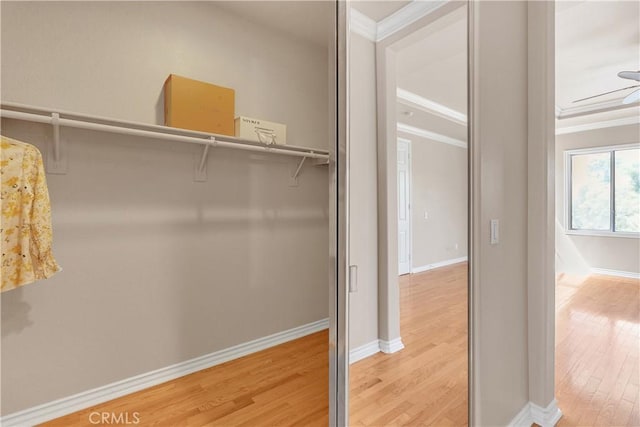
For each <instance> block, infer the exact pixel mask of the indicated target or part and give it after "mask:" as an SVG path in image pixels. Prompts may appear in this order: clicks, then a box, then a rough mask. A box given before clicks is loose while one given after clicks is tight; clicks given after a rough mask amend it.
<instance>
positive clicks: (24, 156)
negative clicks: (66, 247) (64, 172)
mask: <svg viewBox="0 0 640 427" xmlns="http://www.w3.org/2000/svg"><path fill="white" fill-rule="evenodd" d="M0 139H1V140H0V178H1V181H2V182H1V191H2V192H1V198H0V208H1V210H2V214H1V216H0V220H1V222H0V238H1V239H2V281H1V282H2V287H1V288H0V290H1V291H2V292H4V291H8V290H10V289H14V288H17V287H18V286H22V285H26V284H28V283H32V282H35V281H36V280H40V279H45V278H48V277H51V276H52V275H53V274H54V273H56V272H57V271H59V270H60V267H59V266H58V264H57V263H56V260H55V259H54V258H53V254H52V252H51V241H52V230H51V206H50V205H49V193H48V191H47V183H46V179H45V175H44V168H43V166H42V156H41V155H40V151H38V149H37V148H36V147H34V146H33V145H30V144H27V143H24V142H20V141H16V140H14V139H10V138H6V137H4V136H0Z"/></svg>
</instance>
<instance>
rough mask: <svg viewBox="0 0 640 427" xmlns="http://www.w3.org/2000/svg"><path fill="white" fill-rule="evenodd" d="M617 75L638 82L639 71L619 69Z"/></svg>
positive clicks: (639, 78)
mask: <svg viewBox="0 0 640 427" xmlns="http://www.w3.org/2000/svg"><path fill="white" fill-rule="evenodd" d="M618 77H622V78H623V79H629V80H637V81H639V82H640V71H620V72H619V73H618Z"/></svg>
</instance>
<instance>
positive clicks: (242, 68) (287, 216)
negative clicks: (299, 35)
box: [1, 2, 329, 414]
mask: <svg viewBox="0 0 640 427" xmlns="http://www.w3.org/2000/svg"><path fill="white" fill-rule="evenodd" d="M1 7H2V34H1V35H2V69H1V71H2V99H3V101H13V102H21V103H26V104H33V105H37V106H45V107H55V108H60V109H65V110H70V111H77V112H84V113H87V114H97V115H104V116H110V117H116V118H122V119H127V120H132V121H141V122H146V123H161V122H162V116H161V114H162V98H161V94H162V84H163V82H164V79H165V78H166V76H167V75H168V74H169V73H178V74H182V75H186V76H190V77H193V78H196V79H202V80H206V81H211V82H214V83H218V84H220V85H223V86H228V87H233V88H235V89H236V90H237V92H236V95H237V102H236V112H237V113H238V114H244V115H248V116H257V117H264V118H266V119H270V120H274V121H280V122H283V123H286V124H288V129H287V130H288V136H289V140H290V143H292V144H296V145H306V146H310V147H319V148H327V146H328V143H327V138H328V131H327V125H326V124H327V122H328V117H327V111H328V110H329V109H328V105H327V102H328V101H327V99H328V90H327V78H328V77H327V55H326V51H325V48H323V47H320V46H315V45H310V44H308V43H303V42H298V41H296V40H293V39H292V37H291V36H290V35H285V34H280V33H277V32H275V31H271V30H266V29H264V28H261V27H259V26H257V25H256V24H254V23H247V22H246V21H244V20H243V19H242V18H240V17H238V16H234V15H231V14H229V13H228V12H225V11H224V10H221V9H219V8H218V7H216V6H215V5H214V4H212V3H210V2H193V3H187V2H184V3H183V2H166V3H130V2H116V3H114V2H97V3H76V2H69V3H49V2H46V3H35V2H15V3H12V2H3V3H2V6H1ZM274 7H281V6H278V5H277V4H274ZM2 126H3V128H2V132H3V134H5V135H7V136H10V137H15V138H17V139H21V140H23V141H26V142H30V143H33V144H34V145H36V146H38V147H39V148H40V149H41V150H43V151H44V150H45V141H46V140H47V138H49V135H50V134H51V128H50V127H48V126H44V125H34V124H27V123H24V122H17V121H11V120H3V121H2ZM62 136H63V138H64V139H65V140H66V141H67V144H68V153H69V172H68V174H67V175H48V176H47V179H48V182H49V191H50V194H51V200H52V209H53V225H54V252H55V255H56V257H57V260H58V262H59V263H60V265H61V266H62V267H63V269H64V271H63V272H61V273H58V274H57V275H56V276H55V277H53V278H52V279H50V280H47V281H43V282H39V283H36V284H32V285H28V286H25V287H24V288H21V289H17V290H13V291H9V292H6V293H3V294H2V296H1V299H2V301H1V303H2V350H1V351H2V352H1V357H2V384H1V387H2V414H8V413H12V412H15V411H18V410H21V409H25V408H28V407H31V406H34V405H37V404H41V403H45V402H48V401H51V400H54V399H58V398H62V397H65V396H69V395H71V394H74V393H78V392H82V391H84V390H88V389H91V388H94V387H99V386H102V385H105V384H108V383H110V382H113V381H118V380H121V379H124V378H127V377H131V376H134V375H137V374H141V373H144V372H148V371H151V370H154V369H158V368H162V367H165V366H168V365H171V364H174V363H178V362H181V361H184V360H188V359H190V358H194V357H197V356H201V355H203V354H207V353H210V352H213V351H216V350H220V349H223V348H227V347H230V346H233V345H236V344H239V343H242V342H246V341H249V340H252V339H256V338H259V337H263V336H265V335H269V334H272V333H276V332H279V331H283V330H286V329H290V328H293V327H296V326H300V325H303V324H306V323H309V322H313V321H317V320H319V319H323V318H326V317H327V313H328V304H327V301H328V295H327V293H328V283H327V277H328V276H327V271H328V250H329V248H328V245H329V243H328V236H329V234H328V177H327V170H326V169H325V168H324V167H316V166H305V167H304V169H303V170H302V173H301V175H300V185H299V186H298V187H289V186H288V180H289V174H290V173H291V168H292V167H294V163H295V162H296V160H295V159H292V158H290V157H281V156H268V155H262V154H253V153H247V152H241V151H229V150H224V149H215V150H213V151H211V152H210V157H209V164H208V172H209V180H208V182H206V183H194V182H193V169H194V161H195V159H196V158H197V157H198V156H200V153H201V147H198V146H194V145H189V144H181V143H172V142H163V141H149V140H145V139H139V138H134V137H125V136H117V135H113V134H107V133H99V132H90V131H81V130H73V129H66V128H63V130H62Z"/></svg>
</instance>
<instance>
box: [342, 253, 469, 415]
mask: <svg viewBox="0 0 640 427" xmlns="http://www.w3.org/2000/svg"><path fill="white" fill-rule="evenodd" d="M400 331H401V335H402V341H403V343H404V345H405V348H404V349H403V350H401V351H400V352H398V353H395V354H384V353H378V354H376V355H374V356H372V357H369V358H367V359H364V360H361V361H359V362H356V363H354V364H353V365H351V370H350V377H351V378H350V386H351V394H350V413H349V415H350V424H351V425H352V426H400V425H403V426H427V425H432V426H442V427H445V426H465V425H467V263H460V264H456V265H452V266H448V267H443V268H438V269H436V270H431V271H427V272H424V273H419V274H412V275H406V276H401V277H400Z"/></svg>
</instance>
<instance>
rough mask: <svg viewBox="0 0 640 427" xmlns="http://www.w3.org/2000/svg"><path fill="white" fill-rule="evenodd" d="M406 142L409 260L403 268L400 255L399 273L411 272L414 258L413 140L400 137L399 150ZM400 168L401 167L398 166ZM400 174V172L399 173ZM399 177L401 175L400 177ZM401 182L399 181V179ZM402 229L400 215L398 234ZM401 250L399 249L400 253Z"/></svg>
mask: <svg viewBox="0 0 640 427" xmlns="http://www.w3.org/2000/svg"><path fill="white" fill-rule="evenodd" d="M401 143H402V144H406V145H407V161H408V165H407V187H408V188H407V193H408V197H407V200H406V202H407V204H408V205H409V206H408V207H407V212H408V217H409V218H408V219H407V223H408V225H407V236H408V240H409V241H408V242H407V245H408V246H409V254H408V255H409V261H408V266H407V270H406V271H404V270H401V268H400V256H398V273H399V274H407V273H411V263H412V260H413V215H412V213H413V212H412V211H411V205H412V203H413V198H412V194H413V193H412V191H413V177H412V169H411V166H412V163H411V162H412V160H411V140H410V139H407V138H401V137H398V144H397V147H398V151H400V150H399V148H400V144H401ZM398 169H399V168H398ZM398 169H396V173H397V171H398ZM398 175H399V174H398ZM398 178H399V177H398ZM398 182H399V181H398ZM398 203H400V196H399V195H398ZM399 231H400V218H399V217H398V234H399ZM398 242H400V239H399V238H398ZM399 252H400V251H399V250H398V253H399Z"/></svg>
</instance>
